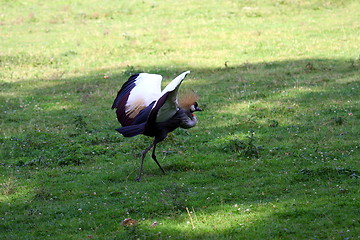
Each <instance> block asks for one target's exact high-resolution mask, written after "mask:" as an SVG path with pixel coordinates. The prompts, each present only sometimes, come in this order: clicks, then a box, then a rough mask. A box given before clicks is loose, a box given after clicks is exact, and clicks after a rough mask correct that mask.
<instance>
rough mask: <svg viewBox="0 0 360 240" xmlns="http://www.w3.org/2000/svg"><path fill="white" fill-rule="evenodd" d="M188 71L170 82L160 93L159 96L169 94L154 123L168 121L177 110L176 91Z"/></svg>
mask: <svg viewBox="0 0 360 240" xmlns="http://www.w3.org/2000/svg"><path fill="white" fill-rule="evenodd" d="M189 73H190V71H186V72H183V73H182V74H180V75H179V76H177V77H176V78H175V79H174V80H172V81H171V82H170V83H169V84H168V85H167V86H166V87H165V88H164V90H163V91H162V92H161V96H163V95H164V94H166V93H167V92H171V93H170V95H169V96H168V98H167V99H166V101H165V103H164V104H163V106H162V107H161V108H160V109H159V112H158V114H157V117H156V122H164V121H167V120H169V119H170V118H171V117H172V116H174V115H175V113H176V112H177V111H178V110H179V104H178V98H177V95H178V90H179V87H180V84H181V82H182V81H183V80H184V78H185V77H186V75H187V74H189Z"/></svg>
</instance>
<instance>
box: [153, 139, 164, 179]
mask: <svg viewBox="0 0 360 240" xmlns="http://www.w3.org/2000/svg"><path fill="white" fill-rule="evenodd" d="M158 142H159V141H157V140H156V139H155V141H154V148H153V152H152V155H151V157H152V159H154V161H155V162H156V164H157V165H158V166H159V168H160V169H161V171H162V172H163V173H164V174H165V171H164V169H163V168H162V167H161V166H160V163H159V162H158V160H157V159H156V155H155V149H156V144H157V143H158Z"/></svg>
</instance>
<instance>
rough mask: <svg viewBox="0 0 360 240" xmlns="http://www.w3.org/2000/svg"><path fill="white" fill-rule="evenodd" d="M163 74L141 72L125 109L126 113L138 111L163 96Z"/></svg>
mask: <svg viewBox="0 0 360 240" xmlns="http://www.w3.org/2000/svg"><path fill="white" fill-rule="evenodd" d="M161 81H162V76H161V75H158V74H149V73H140V74H139V76H138V77H137V79H136V81H135V85H136V86H135V87H134V88H133V89H132V90H131V93H130V95H129V98H128V100H127V103H126V106H125V109H126V113H127V114H129V115H131V114H132V113H138V112H139V111H140V110H141V109H143V108H145V107H147V106H148V105H149V104H150V103H152V102H153V101H156V100H158V99H159V97H160V96H161Z"/></svg>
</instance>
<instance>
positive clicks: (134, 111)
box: [112, 71, 202, 181]
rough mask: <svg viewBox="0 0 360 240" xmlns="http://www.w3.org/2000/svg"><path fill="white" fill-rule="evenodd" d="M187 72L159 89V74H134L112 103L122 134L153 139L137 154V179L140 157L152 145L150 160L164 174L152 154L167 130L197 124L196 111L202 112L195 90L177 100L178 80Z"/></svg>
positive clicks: (160, 79) (180, 81)
mask: <svg viewBox="0 0 360 240" xmlns="http://www.w3.org/2000/svg"><path fill="white" fill-rule="evenodd" d="M189 73H190V71H186V72H183V73H181V74H180V75H179V76H177V77H176V78H174V79H173V80H172V81H171V82H170V83H169V84H168V85H167V86H166V87H165V88H164V89H163V90H161V82H162V79H163V77H162V76H161V75H159V74H150V73H138V74H134V75H132V76H130V78H129V79H128V80H127V81H126V82H125V83H124V84H123V85H122V87H121V89H120V90H119V91H118V94H117V96H116V98H115V100H114V102H113V105H112V109H116V115H117V119H118V121H119V122H120V124H121V126H122V127H120V128H117V129H116V131H118V132H119V133H120V134H122V135H123V136H124V137H134V136H137V135H140V134H143V135H145V136H149V137H153V138H154V140H153V142H152V143H151V145H150V146H149V147H147V148H146V149H145V150H144V151H143V152H142V154H141V164H140V171H139V175H138V177H137V179H136V180H137V181H140V180H141V175H142V168H143V164H144V159H145V156H146V154H147V153H148V151H150V149H151V148H152V149H153V150H152V155H151V157H152V159H153V160H154V161H155V163H156V164H157V165H158V167H159V168H160V170H161V171H162V172H163V173H164V174H165V171H164V169H163V168H162V167H161V165H160V163H159V162H158V160H157V158H156V154H155V149H156V145H157V144H158V143H159V142H161V141H163V140H164V139H165V138H166V137H167V136H168V133H170V132H172V131H174V130H175V129H177V128H179V127H180V128H184V129H189V128H192V127H194V126H195V125H196V124H197V122H198V121H197V118H196V116H195V114H194V112H196V111H202V109H201V108H200V107H199V105H198V102H197V101H198V99H199V96H198V95H197V94H196V93H195V92H191V93H189V94H187V95H185V96H184V97H183V98H181V99H178V91H179V87H180V85H181V83H182V81H183V80H184V79H185V77H186V76H187V75H188V74H189Z"/></svg>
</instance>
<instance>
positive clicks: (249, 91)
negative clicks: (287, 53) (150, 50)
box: [0, 59, 360, 239]
mask: <svg viewBox="0 0 360 240" xmlns="http://www.w3.org/2000/svg"><path fill="white" fill-rule="evenodd" d="M359 68H360V66H359V63H357V62H355V63H354V62H351V61H342V60H332V59H303V60H288V61H281V62H271V63H268V62H263V63H259V64H242V65H240V66H235V67H224V68H219V69H193V68H191V67H188V68H184V69H175V68H171V69H169V68H167V67H166V66H164V67H154V68H147V69H142V68H141V67H136V66H135V67H129V68H128V69H126V70H125V71H123V72H119V71H118V70H113V69H105V70H101V71H97V72H94V73H93V74H90V75H88V76H82V77H75V78H68V79H67V78H61V79H58V80H57V79H51V80H49V79H40V80H36V79H33V80H27V81H23V82H16V83H1V84H2V86H1V87H2V88H3V89H5V90H6V91H7V92H6V93H7V94H2V96H1V99H0V101H2V102H3V103H5V104H3V105H2V106H1V112H2V113H4V114H2V116H1V120H2V122H1V126H3V127H7V128H8V130H6V132H5V133H4V135H3V137H2V139H1V142H0V144H1V150H2V153H1V155H2V159H3V161H2V163H1V168H2V169H3V172H4V173H5V174H4V176H6V175H10V174H14V175H15V176H16V179H17V181H18V183H17V184H24V185H26V186H27V185H31V186H43V187H44V188H43V189H42V188H39V187H38V188H37V189H38V191H35V192H34V193H28V194H27V197H24V196H21V195H19V197H18V198H16V197H15V196H16V195H13V197H14V198H11V196H9V199H10V200H9V201H8V203H9V205H8V206H3V208H2V212H4V213H6V214H5V216H6V217H4V219H5V220H4V221H5V222H4V223H3V224H2V228H3V229H4V230H5V232H7V233H9V232H13V231H14V230H16V229H17V228H18V227H17V226H16V224H17V223H18V222H19V221H23V216H27V217H26V220H25V221H23V222H25V223H23V224H22V225H19V226H20V227H21V228H27V229H28V230H29V231H30V230H33V229H32V228H33V227H34V226H38V227H36V228H35V232H37V233H36V234H38V235H40V236H42V235H44V236H45V235H46V234H47V233H46V229H50V232H51V231H53V232H57V234H60V231H59V229H60V230H62V231H64V232H65V233H66V234H73V233H76V234H78V229H82V230H83V231H84V236H86V235H89V236H90V235H97V236H99V237H101V236H106V237H107V238H111V237H110V236H109V232H111V234H113V236H115V237H116V236H119V238H121V236H125V237H130V238H131V237H134V238H137V237H140V238H141V237H144V236H145V237H146V236H147V237H150V238H157V237H158V238H166V237H168V236H170V235H171V236H173V238H183V237H184V236H185V237H188V238H203V237H206V238H213V239H217V238H221V237H222V238H227V239H230V238H231V237H233V238H234V239H237V237H234V236H235V235H238V236H243V237H244V238H252V237H260V238H269V237H270V238H272V237H274V238H281V237H284V236H286V237H291V236H292V235H293V234H295V236H297V237H299V236H302V237H305V238H312V237H313V238H326V237H328V238H329V237H333V238H338V237H339V238H340V237H344V238H345V237H351V236H353V235H352V231H353V229H354V228H355V226H356V224H359V222H358V220H356V218H355V215H356V214H357V213H356V211H358V210H357V209H359V208H358V206H356V204H355V203H354V202H352V201H351V199H353V197H354V194H355V193H356V192H357V191H358V190H356V188H355V186H356V185H355V184H356V181H358V180H357V179H358V178H357V177H356V176H355V177H351V176H350V175H349V176H348V175H346V174H343V173H342V172H350V173H353V174H355V175H358V170H357V169H355V168H356V165H355V162H356V159H355V156H354V152H352V151H355V152H356V151H358V150H357V148H356V143H355V142H356V139H357V136H358V134H359V132H358V131H359V129H358V128H357V127H356V124H355V122H356V121H358V119H359V108H358V105H356V102H358V101H359V99H358V94H357V92H358V89H359V81H358V75H359ZM185 70H191V74H190V75H189V79H188V80H187V81H185V82H184V83H183V86H182V87H184V88H191V89H194V90H195V91H198V92H199V94H200V95H201V100H200V105H201V106H204V107H203V108H204V112H202V113H199V116H198V119H199V121H200V122H199V125H198V126H197V127H196V128H194V129H191V130H189V131H188V132H185V131H182V130H177V131H175V132H174V134H172V135H171V136H170V137H169V139H167V140H165V141H164V142H163V143H162V144H161V145H160V146H159V148H158V152H160V153H159V157H160V162H164V163H163V164H162V165H163V166H164V168H165V169H166V170H167V171H168V174H167V175H165V176H163V175H162V173H161V172H160V171H159V169H158V168H157V166H156V165H155V164H154V163H153V162H152V160H151V159H150V157H148V158H147V159H146V164H145V167H144V174H145V176H144V182H142V183H135V182H134V181H133V179H135V175H136V174H137V167H138V164H139V162H140V159H139V158H138V153H139V152H141V150H143V149H144V148H145V147H146V145H147V143H146V142H144V141H143V139H144V137H137V138H134V139H125V138H122V137H121V136H120V135H117V134H118V133H116V132H115V131H114V129H115V128H117V127H118V126H119V124H118V123H117V121H116V119H115V113H114V112H112V111H111V109H110V107H111V104H112V101H113V99H114V97H115V96H116V93H117V91H118V89H119V88H120V87H121V85H122V83H123V82H125V81H126V79H127V78H128V77H129V76H130V75H131V74H133V73H136V72H151V73H159V74H162V75H163V76H164V78H165V79H172V78H173V77H175V76H176V75H177V74H179V73H181V72H182V71H185ZM113 71H114V73H112V72H113ZM105 73H111V74H110V76H107V75H106V76H105V75H104V74H105ZM4 93H5V92H4ZM251 130H253V131H254V132H255V133H256V134H255V138H254V142H253V145H254V146H255V147H256V148H257V149H258V151H259V154H258V155H256V156H246V155H244V154H243V150H244V149H246V144H248V145H249V141H248V137H249V131H251ZM234 141H235V143H236V141H238V143H239V145H238V146H235V147H234V146H232V145H231V144H234ZM240 143H241V144H245V147H244V146H242V145H241V144H240ZM162 151H164V152H162ZM326 167H327V168H326ZM129 169H130V170H129ZM134 169H136V170H134ZM324 169H325V170H326V169H327V171H325V170H324ZM339 169H345V170H343V171H340V172H339ZM133 170H134V171H133ZM307 173H309V174H307ZM319 174H320V175H321V174H322V175H321V176H320V175H319ZM29 175H31V176H32V177H31V178H29ZM129 176H130V177H129ZM299 176H300V177H299ZM65 178H67V180H69V181H70V182H71V184H70V185H68V186H66V184H64V181H65V180H64V179H65ZM29 182H30V183H29ZM2 186H3V187H4V186H5V185H2ZM339 186H341V188H340V187H339ZM18 189H20V187H18ZM39 189H40V190H41V191H40V190H39ZM314 189H315V190H314ZM316 191H317V192H318V193H317V192H316ZM329 191H330V192H329ZM94 193H96V194H94ZM138 193H139V195H138ZM318 194H322V195H323V196H319V195H318ZM9 195H11V194H9ZM44 203H45V204H44ZM87 203H89V204H87ZM237 204H239V205H241V207H234V206H237ZM65 205H66V207H65ZM344 206H346V207H347V210H343V211H344V213H339V212H338V211H339V209H342V208H343V207H344ZM186 207H189V208H190V207H191V208H194V210H195V211H196V212H197V214H198V215H197V218H196V219H195V215H194V219H195V220H194V221H195V226H197V225H198V229H199V230H197V229H194V230H193V229H192V228H191V223H189V224H187V223H186V222H187V221H190V219H189V218H188V216H187V213H186V211H185V208H186ZM31 209H32V210H31ZM56 209H58V210H56ZM74 209H75V210H74ZM78 209H81V210H78ZM224 209H225V210H224ZM238 209H240V210H238ZM39 212H40V213H41V214H39ZM84 213H87V214H84ZM89 213H92V215H91V214H89ZM193 214H194V213H193ZM109 216H110V217H109ZM113 216H114V217H113ZM126 216H129V217H132V218H136V219H144V220H143V221H142V222H141V223H140V224H139V225H138V226H136V227H134V228H131V229H130V230H129V229H127V228H123V227H121V226H120V227H119V222H120V221H121V220H122V219H123V218H125V217H126ZM349 216H350V217H349ZM75 219H80V220H79V221H77V220H75ZM154 219H157V221H159V222H162V225H160V226H158V227H155V228H152V227H150V226H149V225H150V224H148V222H150V223H151V221H153V220H154ZM318 222H319V224H324V223H325V224H326V225H327V227H326V229H328V228H331V227H332V226H333V229H334V230H333V231H331V232H330V233H329V232H321V230H319V231H318V228H320V226H319V225H318V224H317V223H318ZM53 223H55V224H59V223H61V227H59V228H56V227H53V225H54V224H53ZM337 225H341V226H340V227H334V226H337ZM59 226H60V225H59ZM260 228H262V229H266V231H262V233H261V234H262V235H260V236H259V235H257V232H258V229H260ZM349 229H350V231H349V232H347V230H349ZM204 231H207V232H208V233H206V234H205V235H204ZM159 232H161V234H160V235H157V234H159ZM265 232H269V235H266V234H264V233H265ZM299 232H300V233H299ZM301 232H302V233H301ZM36 234H35V235H36ZM63 234H64V233H63ZM35 235H34V236H35Z"/></svg>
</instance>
